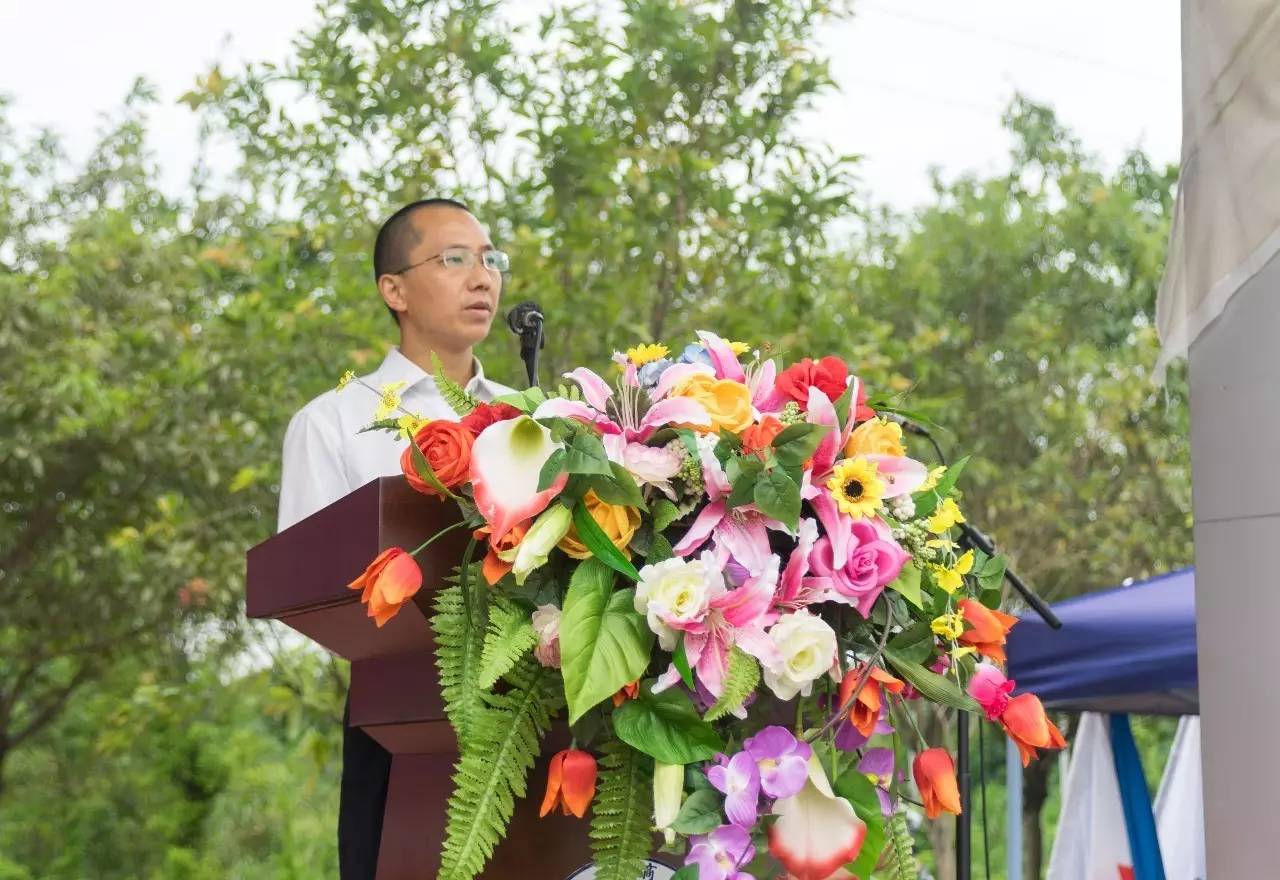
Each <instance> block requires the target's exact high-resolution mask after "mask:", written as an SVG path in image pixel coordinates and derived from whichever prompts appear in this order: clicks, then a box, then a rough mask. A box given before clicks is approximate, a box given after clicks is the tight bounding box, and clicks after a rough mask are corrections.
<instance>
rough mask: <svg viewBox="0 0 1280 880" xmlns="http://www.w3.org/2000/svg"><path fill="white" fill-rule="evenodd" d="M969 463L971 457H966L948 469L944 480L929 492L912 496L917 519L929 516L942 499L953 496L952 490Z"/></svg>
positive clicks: (939, 481)
mask: <svg viewBox="0 0 1280 880" xmlns="http://www.w3.org/2000/svg"><path fill="white" fill-rule="evenodd" d="M968 463H969V456H967V455H966V456H965V457H964V458H962V459H960V460H959V461H957V462H956V463H955V464H953V465H950V466H949V467H948V468H947V472H946V473H945V474H943V475H942V479H940V480H938V485H936V486H934V487H933V488H932V489H930V490H929V491H928V492H917V493H916V494H915V495H912V496H911V497H912V500H913V501H915V505H916V518H917V519H923V518H924V517H926V516H929V515H930V514H931V513H933V512H934V511H935V510H936V509H937V508H938V505H939V504H941V503H942V499H944V498H946V497H947V496H948V495H950V494H951V490H952V489H954V488H955V487H956V480H958V479H960V474H961V472H962V471H964V466H965V465H967V464H968Z"/></svg>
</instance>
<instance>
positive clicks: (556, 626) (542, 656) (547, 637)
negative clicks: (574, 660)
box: [529, 604, 560, 669]
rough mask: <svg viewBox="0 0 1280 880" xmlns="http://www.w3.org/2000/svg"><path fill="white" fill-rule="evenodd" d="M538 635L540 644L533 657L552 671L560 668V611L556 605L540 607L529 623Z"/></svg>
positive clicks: (535, 648) (534, 650) (536, 647)
mask: <svg viewBox="0 0 1280 880" xmlns="http://www.w3.org/2000/svg"><path fill="white" fill-rule="evenodd" d="M529 622H530V623H532V624H533V631H534V632H535V633H537V634H538V644H537V645H536V646H535V647H534V649H533V656H534V657H537V658H538V662H539V663H541V664H542V665H543V666H547V667H550V668H551V669H559V668H560V609H559V608H557V607H556V606H554V605H549V604H548V605H539V606H538V609H537V610H536V611H534V612H533V617H532V618H531V619H530V621H529Z"/></svg>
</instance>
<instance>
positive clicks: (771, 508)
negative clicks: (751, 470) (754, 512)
mask: <svg viewBox="0 0 1280 880" xmlns="http://www.w3.org/2000/svg"><path fill="white" fill-rule="evenodd" d="M755 503H756V506H757V507H759V508H760V512H761V513H763V514H764V515H765V516H768V517H772V518H773V519H776V520H778V522H780V523H782V524H783V525H785V526H787V527H789V528H795V526H796V524H797V523H798V522H799V521H800V487H799V486H798V485H796V483H795V481H794V480H792V479H791V477H789V476H788V475H787V474H786V472H785V471H782V470H780V469H778V468H774V469H772V470H770V471H768V472H766V473H763V474H761V475H760V478H759V479H758V480H756V487H755Z"/></svg>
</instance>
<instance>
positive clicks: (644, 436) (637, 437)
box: [533, 365, 711, 443]
mask: <svg viewBox="0 0 1280 880" xmlns="http://www.w3.org/2000/svg"><path fill="white" fill-rule="evenodd" d="M679 366H685V365H679ZM699 366H701V365H699ZM675 369H676V367H671V368H669V369H668V370H667V371H666V373H663V378H664V379H665V378H666V377H667V374H669V373H671V372H672V371H673V370H675ZM702 369H703V370H705V369H707V368H706V367H702ZM564 376H565V378H566V379H572V380H574V381H575V382H577V383H578V386H579V387H580V388H581V389H582V396H583V400H569V399H567V398H563V397H553V398H551V399H550V400H546V401H543V403H542V404H540V405H539V406H538V408H537V409H536V410H534V412H533V417H534V418H535V419H543V418H550V417H553V416H559V417H562V418H570V419H578V420H579V421H582V422H586V423H587V424H589V425H595V426H596V428H597V429H599V430H600V432H601V433H603V434H606V435H608V434H620V435H622V437H624V438H625V439H626V441H627V442H628V443H632V442H634V443H643V442H644V441H645V440H648V439H649V437H650V436H651V435H652V434H653V432H654V431H656V430H658V429H659V428H661V427H663V426H665V425H671V424H691V425H710V424H711V417H710V416H708V415H707V411H706V409H705V408H704V407H703V406H702V404H700V403H698V402H697V401H695V400H693V399H692V398H689V397H665V396H663V395H659V396H660V397H662V398H663V399H660V400H658V402H657V403H654V404H653V405H652V406H649V407H648V408H647V409H646V410H645V411H644V412H643V413H641V412H640V411H639V410H640V406H641V404H642V396H643V395H642V393H641V392H640V390H639V389H638V388H633V387H631V386H627V387H626V388H625V389H624V390H625V391H626V392H627V393H625V394H623V399H622V400H620V401H616V404H617V405H616V406H615V411H617V412H618V414H619V418H618V419H617V420H615V419H614V418H613V417H612V416H611V415H609V401H610V399H611V398H612V397H613V396H614V395H613V389H612V388H610V387H609V385H608V383H606V382H605V381H604V379H601V378H600V377H599V376H598V375H597V374H596V373H594V372H592V371H591V370H588V369H587V368H586V367H579V368H578V369H576V370H573V371H571V372H568V373H565V374H564ZM660 387H661V383H660ZM668 390H669V389H668Z"/></svg>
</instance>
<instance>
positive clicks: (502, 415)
mask: <svg viewBox="0 0 1280 880" xmlns="http://www.w3.org/2000/svg"><path fill="white" fill-rule="evenodd" d="M522 415H524V413H522V412H520V410H518V409H516V408H515V407H514V406H512V405H511V404H509V403H478V404H476V408H475V409H473V410H472V411H471V412H469V413H467V414H466V415H465V416H463V417H462V418H461V419H460V423H461V424H462V425H464V426H466V427H467V428H468V429H469V430H470V431H471V433H472V434H473V435H475V436H479V434H480V432H481V431H483V430H484V429H485V428H487V427H489V426H490V425H492V424H493V423H494V422H505V421H507V420H508V419H514V418H517V417H519V416H522Z"/></svg>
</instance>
